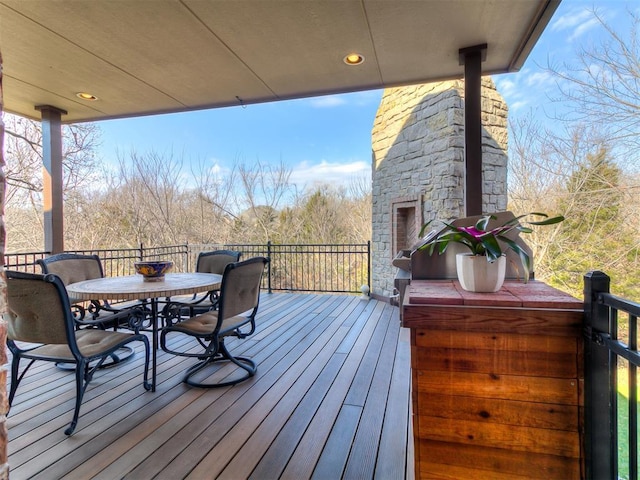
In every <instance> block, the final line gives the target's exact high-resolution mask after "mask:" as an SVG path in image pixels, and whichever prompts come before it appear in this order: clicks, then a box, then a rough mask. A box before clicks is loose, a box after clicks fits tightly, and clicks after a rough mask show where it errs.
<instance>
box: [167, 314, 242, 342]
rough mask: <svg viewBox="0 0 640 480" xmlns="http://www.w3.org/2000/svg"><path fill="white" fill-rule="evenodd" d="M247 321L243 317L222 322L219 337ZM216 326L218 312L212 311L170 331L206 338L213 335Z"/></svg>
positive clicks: (178, 324) (192, 318)
mask: <svg viewBox="0 0 640 480" xmlns="http://www.w3.org/2000/svg"><path fill="white" fill-rule="evenodd" d="M249 321H250V319H248V318H247V317H245V316H243V315H237V316H235V317H231V318H227V319H226V320H225V321H224V322H222V327H221V328H220V333H219V335H221V336H223V335H224V334H225V333H228V332H231V331H233V330H234V329H235V328H238V327H240V326H242V325H244V324H245V323H247V322H249ZM217 324H218V311H217V310H213V311H210V312H205V313H202V314H200V315H196V316H195V317H191V318H189V319H188V320H185V321H184V322H180V323H177V324H176V325H174V326H173V327H172V330H175V331H183V332H185V333H191V334H194V335H198V336H206V335H211V334H213V332H214V330H215V329H216V325H217Z"/></svg>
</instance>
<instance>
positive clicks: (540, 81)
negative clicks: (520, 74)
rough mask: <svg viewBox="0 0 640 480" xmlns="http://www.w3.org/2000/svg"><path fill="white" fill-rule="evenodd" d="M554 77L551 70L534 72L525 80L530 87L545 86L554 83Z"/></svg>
mask: <svg viewBox="0 0 640 480" xmlns="http://www.w3.org/2000/svg"><path fill="white" fill-rule="evenodd" d="M554 81H555V80H554V77H553V75H552V74H551V73H549V72H534V73H532V74H531V75H528V76H526V77H525V78H524V82H525V84H526V85H527V86H528V87H544V86H545V85H548V84H553V82H554Z"/></svg>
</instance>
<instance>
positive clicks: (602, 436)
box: [584, 271, 617, 480]
mask: <svg viewBox="0 0 640 480" xmlns="http://www.w3.org/2000/svg"><path fill="white" fill-rule="evenodd" d="M609 285H610V279H609V277H608V276H607V275H606V274H604V273H603V272H599V271H593V272H589V273H587V274H586V275H585V276H584V309H585V312H584V313H585V315H584V334H585V337H586V338H585V346H584V362H585V364H584V367H585V368H584V457H585V462H584V464H585V478H586V479H587V480H599V479H602V478H617V465H616V464H614V462H613V459H615V458H617V457H616V455H615V452H613V451H612V449H614V448H617V447H616V444H617V442H616V439H615V438H614V425H612V419H611V415H610V411H611V407H612V402H615V398H612V395H614V394H615V392H612V389H611V383H612V382H611V378H610V361H611V360H610V353H609V349H608V348H607V347H606V346H605V345H604V344H603V342H602V339H603V335H605V336H608V335H609V333H610V330H609V329H610V326H609V315H608V308H607V307H606V306H605V305H602V304H601V303H599V302H598V295H599V294H600V293H602V292H605V293H608V292H609Z"/></svg>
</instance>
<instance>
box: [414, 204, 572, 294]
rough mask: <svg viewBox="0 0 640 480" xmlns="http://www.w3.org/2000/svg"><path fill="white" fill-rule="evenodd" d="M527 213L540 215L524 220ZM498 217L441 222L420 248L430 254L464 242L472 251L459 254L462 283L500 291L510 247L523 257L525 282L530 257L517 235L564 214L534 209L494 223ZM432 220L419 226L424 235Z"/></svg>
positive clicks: (553, 222)
mask: <svg viewBox="0 0 640 480" xmlns="http://www.w3.org/2000/svg"><path fill="white" fill-rule="evenodd" d="M527 217H538V218H540V219H539V220H532V221H524V220H523V219H525V218H527ZM496 219H497V218H496V216H494V215H483V216H482V217H480V218H479V219H478V220H477V221H475V223H474V224H472V225H463V226H460V225H457V224H455V223H459V221H456V222H452V223H447V222H442V223H443V224H444V225H445V227H444V228H443V229H442V230H440V231H438V232H435V233H433V234H432V235H431V236H430V237H428V238H427V239H426V241H425V242H424V243H423V244H422V245H421V246H420V247H419V250H427V251H428V253H429V254H430V255H432V254H433V253H434V252H435V251H437V252H438V253H439V254H442V253H444V252H445V251H446V250H447V247H448V246H449V245H450V244H451V243H452V242H453V243H458V244H461V245H464V246H465V247H467V248H468V249H469V250H470V253H465V254H458V255H457V256H456V268H457V273H458V279H459V280H460V283H461V285H462V287H463V288H464V289H465V290H471V291H476V292H478V291H484V292H486V291H490V292H492V291H498V290H499V289H500V287H501V286H502V282H503V281H504V272H505V268H506V260H505V250H507V249H511V250H513V251H514V252H515V253H516V254H517V255H518V257H519V258H520V261H521V263H522V269H523V280H524V282H525V283H526V282H527V281H528V280H529V275H530V272H531V258H530V257H529V254H528V253H527V251H526V250H525V249H524V248H522V246H521V245H519V244H518V243H517V242H516V240H515V237H516V235H517V234H519V233H531V232H533V229H532V228H531V227H533V226H539V225H552V224H555V223H559V222H561V221H563V220H564V217H563V216H561V215H558V216H555V217H549V216H548V215H546V214H544V213H539V212H532V213H527V214H524V215H520V216H517V217H514V216H512V215H511V216H510V219H508V220H507V221H505V222H503V223H501V224H499V225H495V220H496ZM492 221H494V222H492ZM432 223H433V220H432V221H430V222H428V223H426V224H425V225H423V227H422V229H421V230H420V237H421V238H422V237H423V235H424V234H425V231H426V230H427V228H428V227H429V226H430V225H431V224H432ZM492 223H493V224H492ZM467 265H473V266H467ZM465 267H466V269H467V270H465ZM494 271H495V272H494ZM488 277H491V278H488ZM500 277H501V278H500Z"/></svg>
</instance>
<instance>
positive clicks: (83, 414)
mask: <svg viewBox="0 0 640 480" xmlns="http://www.w3.org/2000/svg"><path fill="white" fill-rule="evenodd" d="M180 341H184V340H180ZM194 345H195V343H194ZM228 345H229V346H230V347H232V348H231V350H232V352H235V353H236V354H244V355H246V356H250V357H252V358H253V359H254V360H255V361H256V362H257V363H258V373H257V375H256V376H255V377H254V378H252V379H250V380H248V381H246V382H244V383H241V384H239V385H236V386H233V387H226V388H221V389H212V390H207V389H198V388H192V387H189V386H187V385H185V384H183V383H182V382H181V378H182V373H183V371H184V370H185V369H186V368H187V366H188V365H190V364H191V363H193V362H194V360H193V359H185V358H182V357H175V356H172V355H168V354H165V353H163V352H160V354H159V360H158V387H157V391H156V392H155V393H152V392H147V391H145V390H144V389H143V388H142V385H141V379H142V375H141V373H142V354H141V353H140V352H138V353H137V354H136V356H135V357H134V358H132V359H130V360H128V361H127V362H125V363H123V364H121V365H119V366H117V367H113V368H109V369H105V370H102V371H100V372H99V373H98V374H97V375H96V377H95V378H94V380H93V381H92V383H91V385H90V386H89V389H88V390H87V392H86V394H85V399H84V402H83V405H82V408H81V411H80V419H79V423H78V427H77V429H76V432H75V433H74V434H73V435H72V436H71V437H67V436H66V435H65V434H64V432H63V430H64V428H65V427H66V426H67V425H68V423H69V421H70V420H71V416H72V408H73V405H74V398H75V388H74V380H73V373H72V372H69V371H63V370H61V369H59V368H57V367H55V366H50V365H48V364H45V363H42V362H41V363H40V364H39V365H34V366H33V367H32V369H33V371H30V372H29V374H28V375H27V377H26V378H25V379H24V380H23V382H22V384H21V385H20V388H19V390H18V393H17V395H16V398H15V400H14V405H13V407H12V410H11V412H10V414H9V417H8V421H7V424H8V427H9V464H10V466H11V479H12V480H18V479H26V478H29V479H46V480H51V479H60V478H69V479H83V480H84V479H89V478H100V479H108V480H113V479H120V478H129V479H150V478H159V479H179V478H189V479H198V480H199V479H213V478H229V479H243V478H255V479H271V478H291V479H305V478H318V479H336V478H341V477H342V478H364V479H366V478H380V479H402V478H411V479H412V478H413V440H412V430H411V422H410V381H411V380H410V378H411V373H410V350H409V349H410V347H409V336H408V330H406V329H402V328H400V325H399V320H398V309H397V307H392V306H390V305H388V304H386V303H383V302H378V301H375V300H370V301H364V300H360V299H359V297H357V296H346V295H304V294H272V295H268V294H264V295H263V296H262V299H261V305H260V310H259V313H258V329H257V331H256V333H255V334H254V335H252V336H251V337H248V338H247V339H245V340H234V341H233V342H228Z"/></svg>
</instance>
